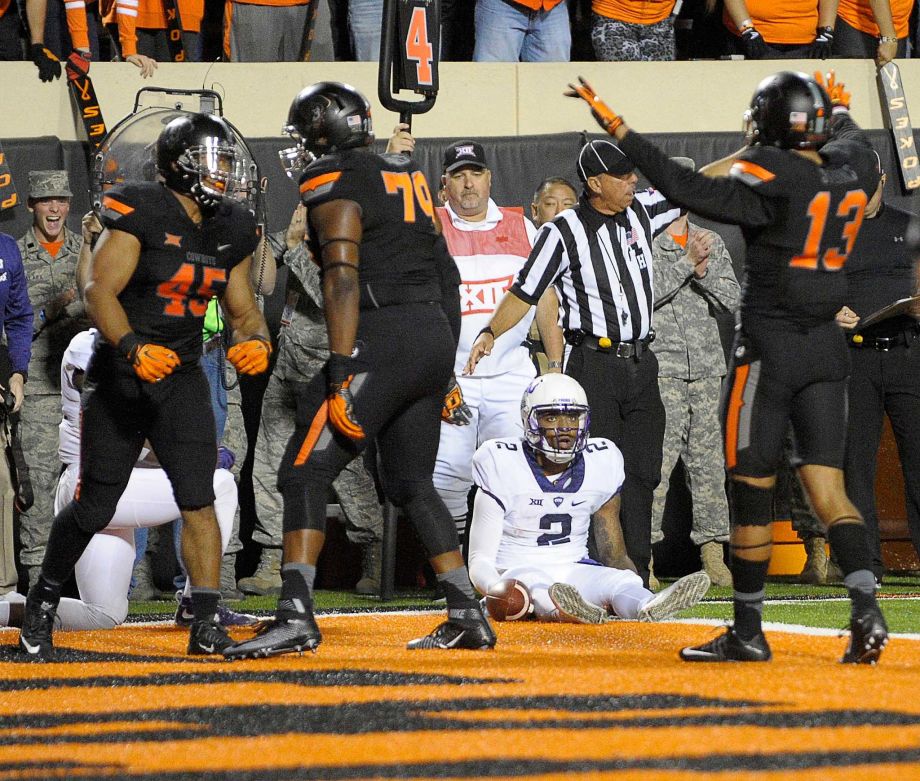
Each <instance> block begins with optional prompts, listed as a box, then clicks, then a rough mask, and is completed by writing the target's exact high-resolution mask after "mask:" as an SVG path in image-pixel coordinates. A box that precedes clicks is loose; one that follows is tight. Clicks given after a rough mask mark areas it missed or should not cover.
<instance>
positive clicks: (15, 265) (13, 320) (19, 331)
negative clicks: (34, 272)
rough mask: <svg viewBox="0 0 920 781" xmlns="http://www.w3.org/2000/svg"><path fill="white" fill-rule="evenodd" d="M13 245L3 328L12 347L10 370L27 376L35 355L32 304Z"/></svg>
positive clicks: (16, 248) (13, 244) (23, 272)
mask: <svg viewBox="0 0 920 781" xmlns="http://www.w3.org/2000/svg"><path fill="white" fill-rule="evenodd" d="M10 244H11V245H12V247H11V253H15V254H13V255H12V257H11V259H10V260H11V262H9V265H8V273H9V275H10V289H9V296H8V297H7V299H6V310H5V311H4V313H3V330H4V331H5V333H6V339H7V344H8V345H9V350H10V372H19V373H21V374H23V375H25V374H26V373H27V372H28V370H29V360H30V359H31V357H32V317H33V315H32V304H31V303H30V302H29V288H28V284H27V283H26V275H25V271H24V270H23V267H22V258H21V256H20V255H19V248H18V247H16V245H15V243H13V242H10Z"/></svg>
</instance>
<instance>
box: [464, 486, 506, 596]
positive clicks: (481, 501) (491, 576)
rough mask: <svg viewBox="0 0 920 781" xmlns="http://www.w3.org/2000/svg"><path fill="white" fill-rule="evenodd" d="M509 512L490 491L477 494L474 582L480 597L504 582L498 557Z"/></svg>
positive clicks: (472, 553) (472, 527)
mask: <svg viewBox="0 0 920 781" xmlns="http://www.w3.org/2000/svg"><path fill="white" fill-rule="evenodd" d="M504 522H505V511H504V510H503V509H502V507H501V505H500V504H499V503H498V500H497V499H496V498H495V497H494V496H492V495H491V494H490V493H488V492H486V491H477V492H476V499H475V500H474V502H473V521H472V523H471V524H470V542H469V549H470V556H469V572H470V581H471V582H472V584H473V585H474V586H475V587H476V590H477V591H479V593H480V594H485V593H486V592H487V591H488V590H489V589H490V588H491V587H492V586H493V585H494V584H495V583H496V582H497V581H499V580H500V579H501V576H500V575H499V573H498V570H497V569H496V568H495V557H496V554H497V553H498V546H499V544H500V543H501V539H502V526H503V525H504Z"/></svg>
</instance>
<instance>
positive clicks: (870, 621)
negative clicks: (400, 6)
mask: <svg viewBox="0 0 920 781" xmlns="http://www.w3.org/2000/svg"><path fill="white" fill-rule="evenodd" d="M566 94H567V95H569V96H571V97H576V98H581V99H583V100H585V101H586V102H587V103H588V104H589V105H590V106H591V109H592V113H593V114H594V116H595V118H596V119H597V120H598V122H599V123H600V125H601V127H603V128H604V129H605V130H606V131H607V132H608V133H610V134H611V135H613V136H615V137H616V139H617V140H618V141H619V143H620V147H621V149H622V150H623V151H624V152H625V153H626V154H627V155H629V157H630V159H632V160H633V161H634V162H635V163H636V165H637V166H638V167H639V168H640V169H641V170H642V172H643V173H644V174H645V175H646V176H647V177H648V178H649V180H650V181H651V182H652V183H653V184H654V185H655V186H656V187H658V188H659V189H660V190H661V191H662V192H664V193H665V195H667V197H668V198H669V199H670V200H672V201H674V202H676V203H678V204H680V205H681V206H686V207H688V208H690V209H692V210H693V211H694V212H696V213H698V214H702V215H704V216H706V217H709V218H712V219H716V220H720V221H722V222H728V223H733V224H736V225H740V226H741V228H742V230H743V232H744V236H745V241H746V245H747V257H746V261H745V268H744V284H743V285H742V302H741V321H740V326H739V330H738V331H737V335H736V339H735V344H734V348H733V349H734V352H733V358H732V365H731V368H730V372H729V377H728V382H727V387H726V394H725V398H724V404H723V433H724V438H725V460H726V466H727V468H728V471H729V474H730V477H731V480H730V481H729V486H730V487H729V498H730V505H731V515H732V517H731V521H732V531H731V549H732V575H733V577H734V588H735V596H734V612H735V622H734V626H733V627H731V628H729V629H728V631H727V632H726V633H725V634H723V635H721V636H720V637H718V638H716V639H715V640H713V641H711V642H709V643H706V644H704V645H701V646H697V647H691V648H685V649H683V651H681V657H682V658H683V659H685V660H687V661H714V662H721V661H746V662H750V661H767V660H768V659H770V657H771V652H770V647H769V645H768V644H767V640H766V638H765V637H764V634H763V631H762V629H761V613H762V609H763V598H764V582H765V580H766V575H767V567H768V564H769V561H770V552H771V546H772V527H771V523H772V520H773V515H772V506H771V504H772V502H771V500H772V492H773V486H774V483H775V479H776V470H777V466H778V464H779V459H780V457H781V447H782V438H783V433H784V431H785V428H786V426H787V425H788V423H789V421H791V422H792V426H793V431H794V432H795V444H796V451H797V452H796V456H797V464H798V469H799V474H800V476H801V477H802V481H803V483H804V485H805V486H806V488H807V490H808V494H809V497H810V499H811V502H812V505H813V506H814V509H815V512H816V514H817V515H818V517H819V518H820V519H821V520H822V521H823V522H824V524H825V525H827V527H828V538H829V540H830V543H831V546H832V547H833V549H834V550H835V552H836V555H837V557H838V560H839V562H840V566H841V569H842V570H843V573H844V583H845V585H846V586H847V588H848V590H849V593H850V598H851V600H852V613H851V619H850V642H849V646H848V647H847V650H846V652H845V653H844V656H843V659H842V661H844V662H850V663H866V664H873V663H875V662H876V661H877V660H878V657H879V655H880V654H881V652H882V649H883V648H884V646H885V644H886V642H887V639H888V632H887V627H886V625H885V619H884V618H883V616H882V613H881V611H880V610H879V607H878V603H877V602H876V599H875V578H874V576H873V574H872V571H871V566H870V556H869V549H868V544H867V537H866V527H865V525H864V523H863V519H862V517H861V516H860V514H859V511H858V510H857V509H856V508H855V507H854V506H853V504H852V502H850V500H849V499H848V498H847V495H846V491H845V490H844V479H843V470H842V466H843V459H844V445H845V435H846V394H847V374H848V372H849V358H848V355H847V346H846V341H845V339H844V336H843V333H842V332H841V330H840V329H839V328H838V327H837V325H836V323H835V322H834V315H835V314H836V312H837V311H838V310H839V309H840V307H841V306H842V305H843V303H844V301H845V298H846V289H847V288H846V278H845V276H844V274H843V272H842V269H843V265H844V263H845V262H846V259H847V255H848V254H849V252H850V251H851V250H852V248H853V243H854V241H855V240H856V236H857V234H858V232H859V228H860V225H861V223H862V220H863V216H864V212H865V208H866V204H867V202H868V199H869V196H871V194H872V192H873V191H874V190H875V184H876V183H877V181H878V176H877V174H876V173H874V169H875V160H876V157H875V153H874V152H873V150H872V147H871V146H870V145H869V143H868V140H867V139H866V137H865V135H864V134H863V133H862V132H861V131H860V130H859V128H858V126H857V125H856V123H855V122H853V120H852V119H851V118H850V116H849V113H848V108H849V98H850V96H849V94H848V93H847V92H846V90H845V89H844V87H843V85H842V84H840V83H835V81H834V77H833V74H829V75H828V82H827V89H825V86H824V79H823V78H822V77H821V74H816V77H815V78H812V77H810V76H807V75H806V74H804V73H793V72H782V73H778V74H776V75H774V76H771V77H769V78H767V79H764V80H763V81H762V82H761V83H760V84H759V85H758V87H757V90H756V91H755V92H754V96H753V98H752V99H751V106H750V109H749V111H748V114H747V117H748V121H749V133H748V142H749V145H748V146H747V148H745V149H744V150H742V151H741V152H740V153H739V154H738V155H736V156H735V158H734V159H732V160H728V161H720V163H718V164H714V167H713V169H712V170H711V171H710V173H711V174H715V175H713V176H709V177H707V176H706V175H701V174H699V173H693V172H692V171H689V170H687V169H685V168H681V167H680V166H679V165H678V164H676V163H674V162H672V161H671V160H669V159H668V157H667V156H666V155H664V154H662V153H661V151H659V150H658V149H657V148H656V147H655V146H654V145H653V144H651V143H650V142H649V141H647V140H646V139H645V138H643V137H642V136H641V135H639V134H638V133H636V132H635V131H633V130H630V128H629V127H628V126H627V125H626V124H625V123H624V122H623V119H622V117H620V116H618V115H617V114H616V113H615V112H614V111H613V110H612V109H610V107H609V106H607V105H605V104H604V103H603V101H601V100H600V99H599V98H598V97H597V95H596V94H595V93H594V91H593V89H591V87H590V85H588V84H587V83H586V82H584V81H583V80H580V83H579V84H578V85H570V90H569V91H568V92H567V93H566ZM832 119H833V126H832ZM725 170H727V171H728V174H729V175H728V176H720V175H718V174H720V173H721V172H723V171H725Z"/></svg>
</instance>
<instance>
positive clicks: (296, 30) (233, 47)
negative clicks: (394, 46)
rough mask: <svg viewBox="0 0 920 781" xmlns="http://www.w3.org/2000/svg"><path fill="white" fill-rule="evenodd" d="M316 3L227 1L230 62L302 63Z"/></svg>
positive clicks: (308, 1) (300, 1)
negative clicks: (313, 5) (313, 6)
mask: <svg viewBox="0 0 920 781" xmlns="http://www.w3.org/2000/svg"><path fill="white" fill-rule="evenodd" d="M316 2H319V0H312V2H311V0H227V2H226V3H225V5H224V14H225V17H224V25H225V29H226V37H225V47H224V48H225V49H226V50H228V51H229V52H230V59H231V60H232V61H233V62H297V61H299V60H303V59H304V57H305V55H306V54H307V52H308V51H309V49H308V46H307V44H308V41H307V34H308V32H309V24H310V14H311V10H312V4H313V3H316ZM378 27H379V21H378ZM378 37H379V31H378Z"/></svg>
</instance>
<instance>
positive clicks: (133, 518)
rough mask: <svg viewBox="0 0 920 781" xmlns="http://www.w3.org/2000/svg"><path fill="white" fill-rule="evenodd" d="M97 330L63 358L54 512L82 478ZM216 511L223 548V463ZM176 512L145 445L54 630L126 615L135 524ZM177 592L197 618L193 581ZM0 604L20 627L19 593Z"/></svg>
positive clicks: (111, 622) (226, 499)
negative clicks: (84, 394) (83, 396)
mask: <svg viewBox="0 0 920 781" xmlns="http://www.w3.org/2000/svg"><path fill="white" fill-rule="evenodd" d="M95 338H96V329H90V330H89V331H82V332H81V333H78V334H77V335H76V336H75V337H74V338H73V339H72V340H71V342H70V345H69V346H68V347H67V350H66V351H65V353H64V357H63V360H62V361H61V408H62V410H63V413H64V417H63V419H62V421H61V426H60V445H59V455H60V458H61V462H62V463H63V464H64V465H65V466H66V468H65V469H64V471H63V472H62V473H61V476H60V478H59V479H58V485H57V491H56V494H55V497H54V511H55V513H57V512H59V511H60V510H61V508H62V507H64V506H65V505H66V504H67V503H68V502H70V500H71V499H72V498H73V495H74V492H75V490H76V487H77V483H78V481H79V476H80V389H81V387H82V385H83V376H84V373H85V372H86V367H87V366H88V364H89V360H90V357H91V356H92V353H93V343H94V341H95ZM214 495H215V500H214V511H215V514H216V515H217V523H218V526H219V527H220V539H221V546H222V549H226V547H227V543H228V541H229V539H230V533H231V531H232V527H233V516H234V514H235V513H236V506H237V497H236V482H235V480H234V479H233V474H232V473H231V472H230V471H228V470H227V469H215V470H214ZM179 517H180V513H179V508H178V506H177V505H176V500H175V498H174V497H173V492H172V487H171V486H170V483H169V478H168V477H167V476H166V472H164V471H163V469H162V468H161V467H160V465H159V463H158V462H157V460H156V457H155V456H154V454H153V453H152V452H151V451H150V450H149V449H148V448H146V447H145V448H144V450H143V451H142V454H141V457H140V459H139V460H138V462H137V464H136V465H135V467H134V470H133V471H132V473H131V478H130V479H129V481H128V486H127V488H125V492H124V493H123V494H122V496H121V498H120V499H119V500H118V506H117V509H116V510H115V516H114V517H113V518H112V520H111V522H110V523H109V525H108V526H107V527H106V528H105V529H103V530H102V531H100V532H97V533H96V534H94V535H93V538H92V540H90V543H89V545H88V546H87V548H86V550H85V551H84V552H83V555H82V556H81V557H80V559H79V561H77V565H76V568H75V570H74V574H75V576H76V580H77V587H78V589H79V591H80V599H69V598H66V597H65V598H62V599H61V602H60V605H59V606H58V610H57V617H56V621H55V628H56V629H64V630H83V629H87V630H92V629H111V628H112V627H115V626H118V625H119V624H122V623H124V621H125V618H126V617H127V615H128V587H129V585H130V583H131V571H132V570H133V568H134V558H135V550H134V530H135V529H138V528H150V527H152V526H161V525H163V524H166V523H170V522H171V521H174V520H176V519H177V518H179ZM185 589H186V591H185V593H184V594H183V595H182V596H181V597H180V598H179V606H178V608H177V610H176V624H178V625H179V626H189V625H190V624H191V623H192V620H193V618H194V616H193V614H192V601H191V596H190V582H189V580H188V579H186V586H185ZM5 601H6V602H8V603H9V604H8V605H7V604H4V603H3V602H0V626H22V603H24V602H25V598H24V597H21V596H20V595H18V594H15V593H14V594H9V595H6V597H5ZM217 618H218V621H219V622H220V623H221V624H222V625H223V626H243V625H249V624H254V623H256V622H257V620H258V619H256V617H255V616H250V615H246V614H244V613H237V612H235V611H232V610H230V609H229V608H227V607H225V606H223V605H220V606H219V607H218V611H217Z"/></svg>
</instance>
